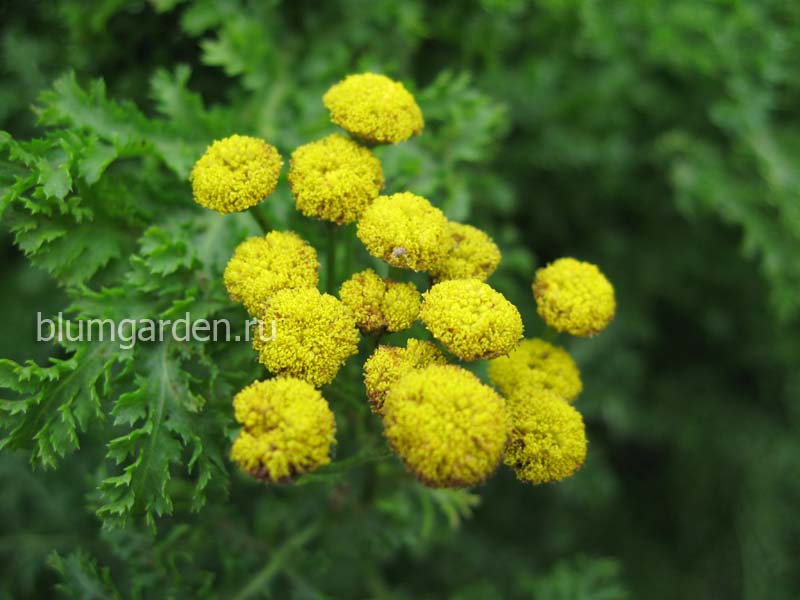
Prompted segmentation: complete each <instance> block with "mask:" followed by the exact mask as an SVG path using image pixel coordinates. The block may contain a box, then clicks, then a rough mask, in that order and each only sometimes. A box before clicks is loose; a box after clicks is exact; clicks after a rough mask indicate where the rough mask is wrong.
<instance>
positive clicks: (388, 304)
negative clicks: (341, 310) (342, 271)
mask: <svg viewBox="0 0 800 600" xmlns="http://www.w3.org/2000/svg"><path fill="white" fill-rule="evenodd" d="M339 298H341V300H342V302H344V304H345V306H347V307H349V308H350V310H352V311H353V313H354V314H355V316H356V323H357V324H358V327H359V329H361V331H363V332H364V333H372V332H377V331H392V332H394V331H403V330H404V329H408V328H409V327H411V325H412V324H413V323H414V321H416V320H417V316H418V315H419V302H420V295H419V290H417V286H415V285H414V284H413V283H401V282H397V281H392V280H391V279H383V278H382V277H380V276H379V275H378V274H377V273H376V272H375V271H373V270H372V269H367V270H366V271H361V272H360V273H356V274H355V275H353V276H352V277H351V278H350V279H348V280H347V281H345V282H344V283H343V284H342V287H341V289H340V290H339Z"/></svg>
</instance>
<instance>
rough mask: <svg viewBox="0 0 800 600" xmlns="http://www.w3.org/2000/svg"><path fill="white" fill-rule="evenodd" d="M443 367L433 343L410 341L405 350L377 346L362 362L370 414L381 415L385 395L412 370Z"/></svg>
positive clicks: (441, 356)
mask: <svg viewBox="0 0 800 600" xmlns="http://www.w3.org/2000/svg"><path fill="white" fill-rule="evenodd" d="M444 364H447V359H445V357H444V355H443V354H442V353H441V352H440V351H439V349H438V348H437V347H436V344H434V343H433V342H423V341H421V340H415V339H413V338H412V339H409V340H408V341H407V342H406V347H405V348H398V347H396V346H379V347H378V349H377V350H375V352H373V353H372V356H370V357H369V358H368V359H367V361H366V362H365V363H364V387H366V388H367V396H368V398H369V403H370V407H371V408H372V411H373V412H375V413H380V412H381V410H382V408H383V401H384V399H385V398H386V394H387V392H388V391H389V390H390V389H392V387H394V385H395V384H396V383H397V382H398V381H400V380H401V379H402V378H403V377H405V376H406V375H408V374H409V373H411V372H412V371H414V370H416V369H422V368H424V367H427V366H429V365H444Z"/></svg>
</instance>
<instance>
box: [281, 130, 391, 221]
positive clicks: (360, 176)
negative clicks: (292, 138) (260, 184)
mask: <svg viewBox="0 0 800 600" xmlns="http://www.w3.org/2000/svg"><path fill="white" fill-rule="evenodd" d="M289 185H290V186H291V189H292V195H293V196H294V200H295V203H296V204H297V210H299V211H300V212H301V213H303V214H304V215H306V216H309V217H316V218H318V219H324V220H326V221H333V222H334V223H338V224H340V225H341V224H343V223H352V222H354V221H356V220H358V218H359V217H361V214H362V213H363V212H364V209H366V208H367V206H369V205H370V203H371V202H372V201H373V200H374V199H375V198H376V197H377V196H378V193H379V192H380V191H381V188H383V169H382V168H381V163H380V161H379V160H378V159H377V158H376V157H375V155H374V154H373V153H372V152H371V151H370V150H369V149H368V148H364V147H363V146H359V145H358V144H357V143H356V142H354V141H353V140H350V139H348V138H346V137H344V136H343V135H340V134H338V133H334V134H333V135H329V136H328V137H326V138H323V139H321V140H319V141H317V142H312V143H310V144H306V145H305V146H300V147H299V148H298V149H297V150H295V151H294V152H293V153H292V161H291V166H290V167H289Z"/></svg>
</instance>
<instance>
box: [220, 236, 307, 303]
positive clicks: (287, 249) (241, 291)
mask: <svg viewBox="0 0 800 600" xmlns="http://www.w3.org/2000/svg"><path fill="white" fill-rule="evenodd" d="M224 279H225V289H227V290H228V295H229V296H230V297H231V300H236V301H238V302H242V303H243V304H244V306H245V308H246V309H247V311H248V312H249V313H250V314H251V315H253V316H258V315H259V314H260V313H261V312H263V310H264V308H265V306H266V302H267V300H268V299H269V297H270V296H272V295H273V294H274V293H275V292H278V291H280V290H283V289H291V288H302V287H311V288H315V287H317V284H318V283H319V261H318V260H317V251H316V250H315V249H314V248H313V246H311V245H309V244H308V243H307V242H306V241H304V240H303V239H302V238H301V237H300V236H299V235H297V234H296V233H294V232H293V231H270V232H269V233H268V234H267V235H265V236H264V237H251V238H248V239H246V240H245V241H244V242H242V243H241V244H239V245H238V246H237V247H236V250H235V251H234V253H233V257H232V258H231V259H230V261H228V265H227V266H226V267H225V274H224Z"/></svg>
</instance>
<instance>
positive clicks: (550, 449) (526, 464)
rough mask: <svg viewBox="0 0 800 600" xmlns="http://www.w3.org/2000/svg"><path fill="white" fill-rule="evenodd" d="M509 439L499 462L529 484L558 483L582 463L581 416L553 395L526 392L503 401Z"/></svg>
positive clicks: (584, 430)
mask: <svg viewBox="0 0 800 600" xmlns="http://www.w3.org/2000/svg"><path fill="white" fill-rule="evenodd" d="M507 405H508V412H509V415H510V418H511V438H510V440H509V443H508V448H507V449H506V452H505V456H504V457H503V462H504V463H505V464H506V465H507V466H509V467H511V468H512V469H514V472H515V473H516V474H517V479H519V480H520V481H526V482H529V483H534V484H537V483H549V482H551V481H560V480H561V479H566V478H567V477H569V476H570V475H573V474H574V473H575V472H576V471H577V470H578V469H580V468H581V466H582V465H583V461H584V460H586V446H587V442H586V428H585V427H584V424H583V417H581V413H579V412H578V411H577V410H575V408H574V407H572V406H570V405H569V404H567V403H566V402H565V401H564V399H563V398H561V397H560V396H559V395H558V394H556V393H555V392H551V391H549V390H544V389H541V388H540V389H537V390H533V389H531V388H528V389H526V390H524V391H523V392H522V393H516V394H512V395H510V396H509V397H508V400H507Z"/></svg>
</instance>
